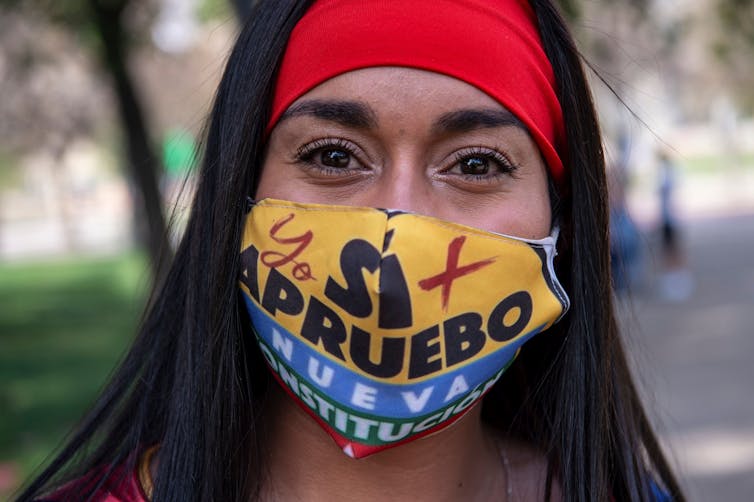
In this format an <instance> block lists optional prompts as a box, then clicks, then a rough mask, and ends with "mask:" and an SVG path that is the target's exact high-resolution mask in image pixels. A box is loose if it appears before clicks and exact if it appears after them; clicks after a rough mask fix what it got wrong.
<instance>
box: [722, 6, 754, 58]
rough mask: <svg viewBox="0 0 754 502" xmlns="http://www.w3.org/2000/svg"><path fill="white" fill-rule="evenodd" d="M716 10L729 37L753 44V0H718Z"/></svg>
mask: <svg viewBox="0 0 754 502" xmlns="http://www.w3.org/2000/svg"><path fill="white" fill-rule="evenodd" d="M717 12H718V15H719V16H720V20H721V21H722V23H723V25H724V27H725V29H726V32H727V34H728V36H729V37H730V35H733V36H734V37H737V38H739V39H741V40H743V41H745V42H746V43H747V44H748V45H750V46H754V0H718V4H717ZM749 49H751V47H749Z"/></svg>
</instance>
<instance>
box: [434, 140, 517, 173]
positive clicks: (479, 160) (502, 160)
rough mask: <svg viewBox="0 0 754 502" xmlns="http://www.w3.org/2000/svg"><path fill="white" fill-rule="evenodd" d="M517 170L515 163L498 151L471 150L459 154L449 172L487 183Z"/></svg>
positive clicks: (485, 149)
mask: <svg viewBox="0 0 754 502" xmlns="http://www.w3.org/2000/svg"><path fill="white" fill-rule="evenodd" d="M516 169H517V166H516V165H515V164H514V163H513V162H511V161H510V160H509V159H508V158H507V157H505V156H504V155H502V154H501V153H500V152H498V151H496V150H490V149H487V148H471V149H466V150H461V151H459V152H457V153H456V155H455V162H454V164H453V166H452V167H451V168H450V169H448V171H447V172H448V173H449V174H455V175H457V176H462V177H463V178H464V179H470V180H471V181H485V180H494V179H496V178H498V177H500V176H505V175H511V174H513V173H514V172H515V171H516Z"/></svg>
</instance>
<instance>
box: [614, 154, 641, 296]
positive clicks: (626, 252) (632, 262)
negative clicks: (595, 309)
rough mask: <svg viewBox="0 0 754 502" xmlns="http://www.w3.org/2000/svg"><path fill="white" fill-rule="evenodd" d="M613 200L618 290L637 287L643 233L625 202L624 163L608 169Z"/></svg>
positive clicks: (616, 289)
mask: <svg viewBox="0 0 754 502" xmlns="http://www.w3.org/2000/svg"><path fill="white" fill-rule="evenodd" d="M607 186H608V197H609V200H610V268H611V271H612V274H613V286H614V288H615V291H616V293H618V294H622V293H626V292H628V291H630V290H631V289H632V288H633V287H635V286H636V285H637V283H638V281H639V279H640V278H641V276H642V261H641V234H640V232H639V228H638V227H637V226H636V223H635V222H634V220H633V218H632V217H631V213H630V212H629V211H628V206H627V205H626V188H627V186H628V175H627V173H626V169H625V167H621V166H615V167H612V168H610V169H608V172H607Z"/></svg>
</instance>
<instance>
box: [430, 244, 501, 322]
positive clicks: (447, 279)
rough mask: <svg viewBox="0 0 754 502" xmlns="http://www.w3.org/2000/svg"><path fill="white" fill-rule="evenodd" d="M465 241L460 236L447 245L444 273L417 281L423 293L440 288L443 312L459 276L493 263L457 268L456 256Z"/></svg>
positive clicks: (472, 264) (481, 262)
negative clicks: (454, 282) (451, 287)
mask: <svg viewBox="0 0 754 502" xmlns="http://www.w3.org/2000/svg"><path fill="white" fill-rule="evenodd" d="M465 241H466V236H465V235H462V236H460V237H456V238H455V239H453V241H452V242H451V243H450V244H448V259H447V260H446V262H445V271H444V272H442V273H441V274H437V275H433V276H432V277H427V278H426V279H422V280H421V281H419V287H420V288H422V289H423V290H424V291H429V290H432V289H435V288H436V287H437V286H442V309H443V310H448V300H449V299H450V286H451V285H452V284H453V281H455V280H456V279H458V278H459V277H461V276H464V275H468V274H470V273H472V272H475V271H477V270H479V269H480V268H482V267H486V266H487V265H489V264H490V263H492V262H493V261H495V258H488V259H486V260H482V261H477V262H474V263H470V264H468V265H464V266H463V267H459V266H458V256H459V255H460V254H461V247H462V246H463V243H464V242H465Z"/></svg>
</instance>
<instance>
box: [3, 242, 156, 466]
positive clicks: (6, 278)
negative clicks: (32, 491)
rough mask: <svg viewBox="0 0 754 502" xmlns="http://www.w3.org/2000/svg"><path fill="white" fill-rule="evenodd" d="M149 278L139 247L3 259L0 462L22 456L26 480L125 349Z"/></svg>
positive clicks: (19, 463)
mask: <svg viewBox="0 0 754 502" xmlns="http://www.w3.org/2000/svg"><path fill="white" fill-rule="evenodd" d="M148 281H149V274H148V271H147V269H146V265H145V261H144V260H143V259H142V257H141V256H138V255H135V254H129V255H124V256H120V257H115V258H102V259H92V258H86V259H83V258H79V259H75V260H73V259H71V260H66V261H58V262H54V263H34V264H22V265H12V264H4V265H0V305H1V306H2V307H0V347H2V350H0V410H2V413H1V415H2V419H0V464H8V463H10V464H12V465H15V466H16V467H17V471H18V474H19V477H20V478H21V480H23V479H25V478H26V477H28V476H29V474H30V473H31V472H32V471H33V470H34V469H35V468H36V467H37V466H38V464H39V463H40V462H41V461H43V460H44V459H45V458H46V457H47V456H48V455H49V454H50V453H51V452H52V451H53V450H54V449H55V448H56V447H57V446H58V445H59V444H60V441H61V440H62V439H63V438H64V437H65V435H66V433H67V432H68V431H69V430H70V429H71V427H72V426H73V425H74V424H75V423H76V421H77V420H78V419H79V418H80V417H81V415H82V413H83V411H84V410H85V409H86V408H87V407H88V406H89V405H90V404H91V402H92V400H93V399H94V397H95V396H96V394H97V391H98V390H99V389H100V388H101V387H102V385H103V384H104V383H105V380H106V379H107V376H108V375H109V374H110V372H111V371H112V369H113V367H114V365H115V363H116V362H117V361H118V359H119V358H120V357H121V356H122V355H123V353H124V350H125V349H126V348H127V346H128V344H129V341H130V340H131V339H132V338H133V335H134V333H135V329H136V326H137V323H138V319H139V317H140V315H141V313H142V308H143V306H142V304H143V299H144V295H145V291H146V288H147V284H148Z"/></svg>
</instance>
